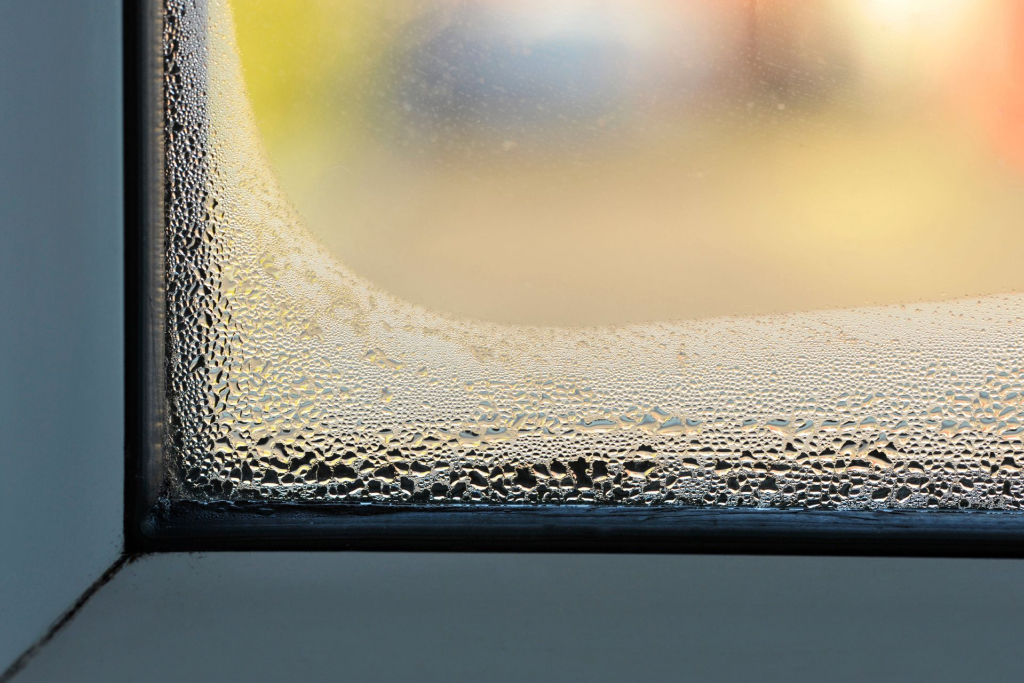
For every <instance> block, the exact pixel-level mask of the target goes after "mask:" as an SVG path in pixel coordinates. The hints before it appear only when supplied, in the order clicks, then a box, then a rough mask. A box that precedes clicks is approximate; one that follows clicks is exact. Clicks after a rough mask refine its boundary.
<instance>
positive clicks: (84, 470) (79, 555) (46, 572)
mask: <svg viewBox="0 0 1024 683" xmlns="http://www.w3.org/2000/svg"><path fill="white" fill-rule="evenodd" d="M120 14H121V8H120V3H119V2H117V1H116V0H88V1H87V2H82V1H81V0H65V1H63V2H61V1H58V0H3V1H2V2H0V436H2V439H3V442H2V443H3V445H2V446H0V671H2V670H3V669H5V668H6V667H7V666H8V664H10V663H11V662H12V661H13V660H14V659H15V658H16V657H17V656H18V655H19V654H21V652H22V651H24V650H25V649H26V648H27V647H29V645H31V644H32V643H33V642H34V641H35V640H36V639H37V638H39V636H40V635H42V634H43V633H44V632H45V631H46V629H47V628H48V627H49V626H50V624H51V623H53V621H54V620H55V619H56V618H57V617H58V616H59V615H60V614H61V613H62V612H63V611H64V610H65V609H66V608H67V607H68V606H69V605H71V603H72V602H73V601H74V600H75V599H76V598H77V597H78V596H79V595H80V594H81V593H82V591H84V590H85V589H86V588H87V587H88V586H89V585H90V584H91V583H92V582H93V581H95V580H96V578H97V577H98V576H99V575H100V574H101V573H102V572H103V571H104V570H105V569H106V568H107V567H108V566H110V564H111V563H112V562H113V561H114V560H115V559H116V558H117V556H118V554H119V553H120V550H121V520H122V487H123V483H122V482H123V471H124V465H123V459H124V455H123V452H124V450H123V446H122V443H123V437H122V433H123V414H124V407H123V398H122V397H123V393H124V392H123V386H124V374H123V370H122V368H123V360H122V359H123V351H122V349H123V345H124V344H123V339H124V333H123V325H122V319H123V312H122V311H123V308H122V301H123V294H122V289H123V288H122V280H121V278H122V277H123V276H122V272H123V271H122V265H121V264H122V259H123V256H122V249H121V242H122V218H121V214H122V212H121V204H122V199H121V197H122V191H121V166H122V164H121V149H122V147H121V16H120Z"/></svg>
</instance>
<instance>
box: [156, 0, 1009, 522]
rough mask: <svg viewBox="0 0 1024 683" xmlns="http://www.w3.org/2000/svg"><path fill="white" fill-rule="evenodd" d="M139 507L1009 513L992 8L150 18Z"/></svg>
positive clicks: (458, 7)
mask: <svg viewBox="0 0 1024 683" xmlns="http://www.w3.org/2000/svg"><path fill="white" fill-rule="evenodd" d="M164 49H165V70H166V78H165V84H166V93H167V99H166V107H167V117H168V118H167V131H166V135H167V141H168V144H167V155H168V159H167V182H168V184H169V186H168V195H167V197H168V216H169V219H168V225H167V240H168V245H169V246H168V253H167V262H166V265H167V302H168V304H167V305H168V330H169V342H168V343H169V373H170V374H169V378H170V402H171V435H170V444H169V445H170V451H171V454H172V457H171V458H170V462H169V468H170V471H171V472H172V474H173V477H172V478H173V481H174V486H173V487H172V490H171V491H170V495H171V496H172V497H177V498H180V499H192V500H257V501H259V500H273V501H307V502H311V501H324V502H373V503H380V504H396V505H398V504H404V503H430V502H434V503H439V504H454V503H459V504H463V503H465V504H474V503H480V504H485V503H527V504H560V503H593V504H604V505H710V506H762V507H828V508H837V509H879V508H932V507H946V508H949V507H961V508H985V509H1008V508H1018V507H1019V506H1020V503H1021V500H1022V499H1024V476H1022V475H1021V473H1020V468H1021V467H1024V452H1022V451H1024V445H1022V438H1024V426H1022V423H1021V419H1022V417H1024V374H1022V372H1024V371H1022V360H1024V354H1022V332H1024V317H1022V316H1024V298H1022V295H1021V294H1019V293H1018V292H1020V291H1021V290H1022V288H1024V269H1022V268H1021V265H1020V264H1021V263H1024V240H1022V239H1021V237H1022V227H1021V226H1022V225H1024V222H1022V218H1024V87H1022V85H1021V84H1022V83H1024V9H1021V5H1020V4H1019V3H1017V2H1015V1H1014V0H1005V1H1004V0H931V1H930V2H918V1H916V0H813V1H810V2H808V1H797V0H743V1H740V0H671V1H670V0H642V1H639V0H638V1H632V0H629V1H627V0H545V1H544V2H540V1H535V0H521V1H514V0H459V1H456V0H420V1H411V2H407V1H405V0H318V1H317V2H310V3H291V2H285V1H283V0H282V1H280V2H269V1H267V2H262V3H249V2H238V3H235V4H234V6H231V5H230V4H228V3H226V2H225V1H224V0H211V1H210V2H209V3H197V2H187V1H186V0H170V2H169V5H168V16H167V23H166V30H165V34H164Z"/></svg>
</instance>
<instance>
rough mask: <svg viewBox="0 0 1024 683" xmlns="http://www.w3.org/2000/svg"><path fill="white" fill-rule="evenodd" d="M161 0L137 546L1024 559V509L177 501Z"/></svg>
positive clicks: (131, 281)
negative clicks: (171, 475)
mask: <svg viewBox="0 0 1024 683" xmlns="http://www.w3.org/2000/svg"><path fill="white" fill-rule="evenodd" d="M163 16H164V12H163V7H162V0H125V4H124V16H123V20H124V25H123V28H124V107H125V108H124V131H125V138H124V154H125V157H124V167H125V178H124V182H125V188H124V189H125V231H126V234H125V264H124V268H125V293H126V302H125V311H126V326H125V329H126V339H125V343H126V361H125V362H126V368H125V370H126V372H125V376H126V387H125V390H126V401H125V405H126V415H125V425H126V433H125V446H126V462H125V465H126V468H125V473H126V474H125V544H126V550H127V551H128V552H129V553H131V554H135V553H143V552H162V551H216V550H254V551H255V550H341V549H357V550H440V551H514V552H522V551H545V552H601V553H607V552H619V553H746V554H803V555H875V556H881V555H889V556H944V557H1024V512H1010V511H1008V512H1000V511H978V510H963V511H956V510H890V511H871V512H860V511H836V510H821V509H814V510H808V509H751V508H712V507H690V508H683V507H630V506H621V507H610V506H583V505H562V506H553V505H552V506H516V505H504V506H499V505H480V506H471V505H433V506H430V505H420V506H413V505H403V506H383V505H353V504H284V503H269V502H268V503H200V502H169V501H167V500H166V499H164V498H162V497H161V491H162V489H163V487H164V486H165V482H164V481H163V477H164V472H165V468H164V466H163V457H164V450H165V449H164V443H165V425H166V419H167V416H168V414H169V412H168V407H167V404H168V402H167V395H166V390H165V376H166V361H165V357H164V355H165V348H166V344H167V331H166V329H165V326H164V310H165V309H164V305H165V303H164V270H163V264H164V252H163V242H164V240H163V234H164V221H165V214H164V205H165V193H166V187H165V184H164V156H163V144H164V143H163V140H164V127H163V106H164V103H163V90H162V89H163V74H162V69H163V57H162V54H161V49H162V48H161V44H162V31H163Z"/></svg>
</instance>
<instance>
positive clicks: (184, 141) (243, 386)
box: [164, 0, 1024, 509]
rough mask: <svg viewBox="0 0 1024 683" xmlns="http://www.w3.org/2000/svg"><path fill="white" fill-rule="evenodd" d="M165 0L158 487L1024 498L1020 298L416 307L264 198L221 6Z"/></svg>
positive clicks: (233, 494)
mask: <svg viewBox="0 0 1024 683" xmlns="http://www.w3.org/2000/svg"><path fill="white" fill-rule="evenodd" d="M168 7H169V12H168V18H167V24H166V30H165V35H164V49H165V84H166V98H167V100H166V110H167V121H166V151H167V182H168V194H167V200H168V223H167V233H166V240H167V260H166V267H167V289H166V292H167V307H168V309H167V316H168V330H169V340H168V344H169V348H168V355H169V359H168V366H169V367H168V372H169V387H170V398H169V401H170V406H171V425H170V432H171V434H170V443H169V447H170V452H171V454H172V457H171V459H170V463H169V477H170V480H171V481H172V487H171V489H170V492H169V495H171V496H177V497H184V498H190V499H199V500H225V499H226V500H280V501H307V502H308V501H324V502H368V503H378V504H403V503H430V502H436V503H448V504H452V503H528V504H565V503H593V504H620V505H655V504H662V505H667V504H673V505H720V506H768V507H805V508H810V507H819V506H820V507H829V508H837V509H878V508H930V507H932V508H933V507H945V508H951V507H960V508H984V509H1015V508H1019V507H1020V506H1021V501H1022V500H1024V477H1022V476H1021V468H1022V467H1024V422H1022V420H1024V353H1022V346H1021V341H1022V334H1021V333H1022V331H1024V296H1021V295H1016V294H1014V295H1005V296H997V297H988V298H984V299H980V300H979V299H972V300H957V301H951V302H945V303H934V304H921V305H907V306H902V307H901V306H896V307H884V308H883V307H876V308H863V309H856V310H843V311H823V312H812V313H798V314H790V315H784V316H773V317H760V318H724V319H715V320H696V321H684V322H678V323H665V324H645V325H633V326H629V325H627V326H614V327H612V326H609V327H600V328H582V329H581V328H575V329H573V328H539V327H525V326H515V325H497V324H490V323H482V322H478V321H471V320H460V319H455V318H452V317H450V316H446V315H444V314H440V313H436V312H432V311H428V310H425V309H423V308H419V307H416V306H412V305H409V304H407V303H404V302H402V301H400V300H398V299H396V298H395V297H393V296H391V295H389V294H387V293H386V292H383V291H381V290H379V289H377V288H375V287H374V286H373V285H372V284H370V283H369V282H367V281H365V280H364V279H362V278H360V277H358V276H357V275H355V274H354V273H353V272H352V271H351V270H350V269H348V268H347V267H346V266H345V265H344V264H342V263H340V262H338V261H337V259H335V258H334V257H333V256H331V255H330V254H329V253H328V252H327V251H326V250H325V249H324V248H322V247H321V246H320V245H319V244H317V242H316V241H315V239H313V238H312V237H311V236H310V235H309V234H308V233H307V232H306V230H305V228H304V227H303V224H302V221H301V218H300V217H299V216H297V215H296V214H295V212H294V211H293V210H292V209H291V208H290V206H289V204H288V201H287V198H286V197H284V196H283V195H282V194H281V192H280V190H279V189H278V187H277V185H276V183H275V180H274V178H273V175H272V173H271V172H270V170H269V168H270V165H269V163H268V160H267V159H266V157H265V152H264V151H263V149H262V147H261V143H260V140H259V136H258V133H257V132H256V130H257V129H256V125H255V122H254V121H253V117H252V113H251V111H250V110H249V107H248V103H247V101H246V96H245V92H244V87H243V85H242V84H243V79H242V74H241V72H240V67H239V62H238V58H237V54H236V53H235V47H234V42H233V36H232V28H231V18H230V13H229V12H228V9H227V7H226V6H225V4H224V3H223V2H222V1H221V0H214V1H211V2H209V3H208V4H207V3H193V2H189V1H188V0H170V1H169V4H168ZM387 248H388V245H385V244H382V245H381V249H387ZM481 257H486V255H482V256H481ZM467 286H472V283H467ZM708 286H713V283H708ZM678 295H679V296H699V292H691V293H685V292H683V293H679V294H678ZM564 297H565V302H564V304H565V306H567V307H571V306H572V295H571V292H567V293H566V294H565V295H564Z"/></svg>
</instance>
